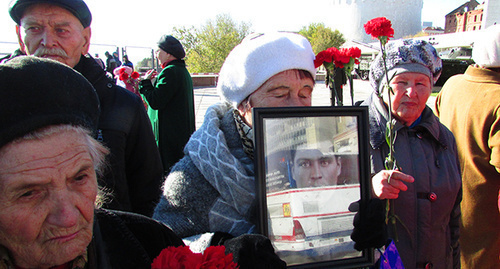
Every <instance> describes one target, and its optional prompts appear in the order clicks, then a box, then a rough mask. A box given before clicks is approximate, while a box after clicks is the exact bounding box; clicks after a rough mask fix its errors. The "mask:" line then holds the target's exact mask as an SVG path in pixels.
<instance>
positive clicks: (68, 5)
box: [9, 0, 92, 28]
mask: <svg viewBox="0 0 500 269" xmlns="http://www.w3.org/2000/svg"><path fill="white" fill-rule="evenodd" d="M42 3H46V4H52V5H57V6H60V7H62V8H64V9H66V10H68V11H69V12H71V13H72V14H73V15H75V17H76V18H77V19H78V20H79V21H80V22H81V23H82V25H83V28H87V27H89V26H90V23H91V22H92V14H91V13H90V10H89V8H88V7H87V4H85V2H83V1H82V0H12V1H11V2H10V5H9V14H10V17H11V18H12V19H13V20H14V21H15V22H16V23H17V24H20V21H21V18H22V17H23V14H24V10H26V8H27V7H28V6H30V5H33V4H42Z"/></svg>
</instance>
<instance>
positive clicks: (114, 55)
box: [113, 51, 122, 67]
mask: <svg viewBox="0 0 500 269" xmlns="http://www.w3.org/2000/svg"><path fill="white" fill-rule="evenodd" d="M113 59H115V62H116V67H120V66H122V62H121V61H120V55H118V52H116V51H115V52H113Z"/></svg>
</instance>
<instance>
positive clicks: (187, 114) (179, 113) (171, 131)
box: [139, 35, 195, 174]
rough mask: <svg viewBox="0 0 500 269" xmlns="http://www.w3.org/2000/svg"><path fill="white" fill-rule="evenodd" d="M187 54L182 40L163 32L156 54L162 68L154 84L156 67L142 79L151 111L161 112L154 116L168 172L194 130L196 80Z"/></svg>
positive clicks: (159, 144)
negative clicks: (193, 77) (193, 79)
mask: <svg viewBox="0 0 500 269" xmlns="http://www.w3.org/2000/svg"><path fill="white" fill-rule="evenodd" d="M185 56H186V53H185V52H184V48H183V47H182V45H181V43H180V42H179V40H177V39H176V38H175V37H173V36H171V35H164V36H162V37H161V38H160V41H158V49H157V50H156V58H157V59H158V61H160V64H161V67H162V68H163V70H162V71H161V72H160V74H159V75H158V78H157V80H156V83H155V85H154V86H153V84H152V82H151V79H153V78H155V77H156V76H157V72H156V70H150V71H148V72H147V74H146V77H145V79H144V80H142V81H141V82H140V83H139V91H140V92H141V93H142V94H143V95H144V96H145V97H146V100H147V101H148V103H149V108H150V115H151V114H153V115H154V114H155V113H157V115H158V117H157V118H155V117H151V120H152V121H153V126H154V127H153V128H154V129H155V135H156V139H157V140H158V146H159V148H160V155H161V160H162V163H163V168H164V169H165V173H166V174H167V173H168V172H169V171H170V168H171V167H172V166H173V165H174V164H175V163H176V162H177V161H179V160H180V159H181V158H182V157H183V156H184V152H183V150H184V146H185V145H186V143H187V141H188V140H189V138H190V137H191V134H192V133H193V132H194V131H195V119H194V98H193V81H192V80H191V75H190V74H189V72H188V70H187V69H186V63H185V62H184V60H182V59H183V58H184V57H185ZM151 110H153V111H151Z"/></svg>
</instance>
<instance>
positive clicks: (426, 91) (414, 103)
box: [384, 73, 432, 126]
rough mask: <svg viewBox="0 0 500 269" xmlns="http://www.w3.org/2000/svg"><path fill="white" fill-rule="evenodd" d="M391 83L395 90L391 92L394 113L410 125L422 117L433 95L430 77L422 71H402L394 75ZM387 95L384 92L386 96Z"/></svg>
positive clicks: (401, 120)
mask: <svg viewBox="0 0 500 269" xmlns="http://www.w3.org/2000/svg"><path fill="white" fill-rule="evenodd" d="M390 84H391V87H392V89H393V90H394V94H393V95H392V94H391V102H392V114H393V115H394V116H395V117H396V118H397V119H398V120H399V121H400V122H402V123H403V124H405V125H407V126H410V125H411V124H412V123H413V122H415V121H416V120H417V119H418V117H420V114H422V111H424V108H425V103H426V102H427V99H429V96H430V95H431V91H432V84H431V81H430V78H429V77H428V76H426V75H424V74H421V73H402V74H400V75H396V76H394V78H393V79H392V81H391V83H390ZM386 96H387V95H385V94H384V98H385V97H386ZM385 101H386V103H387V100H385Z"/></svg>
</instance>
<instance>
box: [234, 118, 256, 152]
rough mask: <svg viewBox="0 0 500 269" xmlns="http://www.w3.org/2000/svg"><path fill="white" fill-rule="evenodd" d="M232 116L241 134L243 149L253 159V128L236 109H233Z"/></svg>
mask: <svg viewBox="0 0 500 269" xmlns="http://www.w3.org/2000/svg"><path fill="white" fill-rule="evenodd" d="M233 116H234V121H235V122H236V128H237V129H238V133H239V134H240V136H241V141H242V143H243V150H244V151H245V153H246V154H247V155H248V156H249V157H250V158H251V159H252V160H253V159H254V158H253V129H252V127H250V126H248V124H246V122H245V121H244V120H243V118H242V117H241V114H240V112H239V111H238V110H237V109H235V110H234V111H233Z"/></svg>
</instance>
